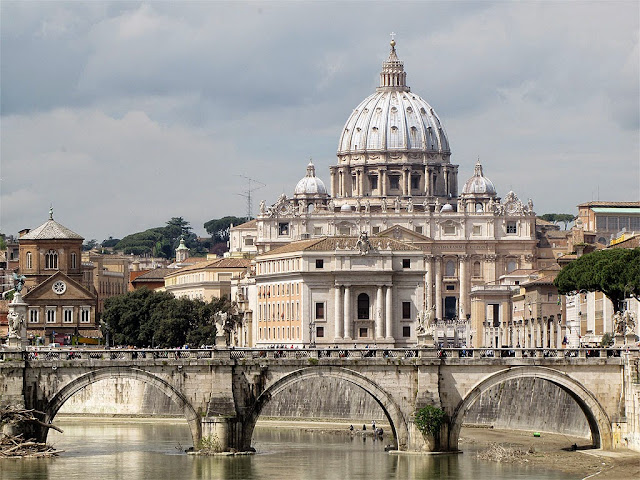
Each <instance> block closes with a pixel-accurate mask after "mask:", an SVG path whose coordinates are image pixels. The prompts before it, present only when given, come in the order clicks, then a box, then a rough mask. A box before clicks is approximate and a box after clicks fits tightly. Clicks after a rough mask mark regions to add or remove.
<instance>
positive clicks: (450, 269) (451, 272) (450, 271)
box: [444, 260, 456, 277]
mask: <svg viewBox="0 0 640 480" xmlns="http://www.w3.org/2000/svg"><path fill="white" fill-rule="evenodd" d="M444 274H445V276H447V277H455V276H456V264H455V263H453V260H449V261H448V262H447V263H446V264H445V267H444Z"/></svg>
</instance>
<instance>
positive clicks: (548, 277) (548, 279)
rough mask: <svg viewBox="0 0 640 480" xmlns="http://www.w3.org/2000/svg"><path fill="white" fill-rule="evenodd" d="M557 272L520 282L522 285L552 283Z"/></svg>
mask: <svg viewBox="0 0 640 480" xmlns="http://www.w3.org/2000/svg"><path fill="white" fill-rule="evenodd" d="M556 275H557V274H550V275H544V276H542V277H539V278H536V279H535V280H529V281H528V282H523V283H521V285H522V286H529V285H553V281H554V280H555V278H556Z"/></svg>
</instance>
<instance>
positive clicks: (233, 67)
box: [0, 1, 640, 240]
mask: <svg viewBox="0 0 640 480" xmlns="http://www.w3.org/2000/svg"><path fill="white" fill-rule="evenodd" d="M0 9H1V12H0V13H1V17H0V18H2V28H1V29H0V35H1V38H0V40H1V46H0V48H1V51H0V54H1V55H2V62H1V64H0V68H1V75H2V76H1V81H2V90H1V98H0V100H1V108H2V129H1V131H0V135H1V137H0V140H1V141H2V145H1V147H0V148H1V151H0V153H1V161H2V192H1V194H2V198H1V200H2V205H1V210H0V213H1V217H0V230H1V231H2V232H3V233H14V234H15V233H16V232H17V231H18V230H19V229H21V228H24V227H30V228H33V227H36V226H38V225H39V224H40V223H42V222H43V221H44V220H45V219H46V212H47V210H48V207H49V204H50V203H53V204H54V208H55V210H56V218H57V219H59V220H60V221H61V222H62V223H64V224H65V225H66V226H68V227H69V228H71V229H73V230H75V231H77V232H78V233H80V234H82V235H83V236H85V237H87V238H97V239H98V240H102V239H103V238H106V237H108V236H109V235H113V236H123V235H125V234H127V233H131V232H133V231H137V230H141V229H143V228H148V227H151V226H156V225H160V224H163V223H164V222H165V221H166V220H167V219H168V218H170V217H171V216H178V215H179V216H183V217H185V218H187V219H188V220H189V221H191V223H192V224H193V226H194V227H195V228H196V230H197V231H198V232H200V233H203V229H202V223H204V222H205V221H207V220H209V219H211V218H215V217H218V216H222V215H227V214H233V215H242V214H244V212H245V204H244V198H243V197H242V196H241V195H239V194H240V193H242V192H243V191H244V190H245V189H246V183H245V181H244V180H243V179H242V178H241V177H239V176H238V175H240V174H242V175H249V176H251V177H253V178H255V179H257V180H260V181H262V182H264V183H266V184H267V186H266V187H264V188H263V189H261V190H259V191H258V192H256V200H258V199H259V198H265V199H267V200H268V201H273V200H275V198H276V197H277V195H278V194H279V193H281V192H282V191H284V192H285V193H291V191H292V189H293V187H294V185H295V183H296V182H297V180H298V179H299V178H300V177H302V176H303V175H304V173H305V166H306V163H307V162H308V158H309V157H313V159H314V162H315V163H316V165H317V167H318V168H317V171H318V174H319V175H320V176H321V177H322V178H323V179H324V180H325V182H328V166H329V165H330V164H332V163H334V162H335V151H336V146H337V141H338V136H339V134H340V130H341V128H342V126H343V124H344V121H345V120H346V119H347V117H348V116H349V114H350V112H351V110H352V109H353V108H354V107H355V106H356V105H357V104H358V103H359V102H360V101H361V100H362V99H363V98H364V97H366V96H367V95H369V94H371V93H372V92H373V91H374V89H375V86H376V85H377V82H378V73H379V70H380V66H381V62H382V61H383V60H384V59H385V58H386V56H387V53H388V40H389V37H388V33H389V32H390V31H391V30H395V32H396V33H397V34H398V35H397V41H398V47H397V48H398V53H399V56H400V58H401V59H402V60H403V61H404V62H405V69H406V70H407V72H408V83H409V85H410V86H411V87H412V90H413V91H414V92H415V93H417V94H419V95H420V96H422V97H423V98H425V99H426V100H427V101H428V102H429V103H431V105H432V106H433V107H434V109H435V110H436V111H437V112H438V113H439V115H440V117H441V119H442V121H443V122H444V125H445V128H446V129H447V132H448V134H449V137H450V143H451V145H452V150H453V162H454V163H458V164H460V181H461V183H462V182H464V180H465V179H466V178H467V177H468V176H470V175H471V174H472V169H473V164H474V163H475V160H476V158H477V156H478V155H479V156H480V158H481V161H482V162H483V164H485V172H486V173H487V175H488V176H489V177H490V178H491V179H492V180H493V181H494V183H495V184H496V186H497V188H498V190H499V193H500V194H501V195H504V194H506V192H507V191H508V190H509V189H513V190H515V191H516V193H517V194H518V195H519V196H520V197H521V198H527V197H531V198H533V200H534V203H535V206H536V210H537V211H538V212H540V213H544V212H549V211H554V212H558V211H565V212H573V211H575V205H576V204H577V203H580V202H583V201H588V200H591V199H592V198H594V196H595V195H597V192H598V191H599V195H600V198H601V199H607V200H632V199H637V198H639V197H640V193H639V192H638V183H640V182H639V181H638V180H640V179H639V175H640V174H639V164H638V156H639V154H640V153H639V146H638V135H637V132H638V128H639V127H640V121H639V110H640V108H639V107H638V105H639V104H640V94H639V87H638V85H639V73H638V63H639V62H638V58H639V55H638V30H639V25H638V5H637V3H636V2H632V1H631V2H607V3H598V2H555V3H542V2H524V3H523V2H520V3H512V2H497V3H490V2H469V3H466V2H394V3H387V2H367V3H362V2H346V3H345V2H335V3H332V2H256V3H238V2H186V3H185V2H151V3H138V2H131V3H125V2H113V3H110V2H109V3H97V2H8V1H4V2H2V3H0ZM621 172H624V173H621ZM551 193H552V195H551ZM256 204H257V201H256Z"/></svg>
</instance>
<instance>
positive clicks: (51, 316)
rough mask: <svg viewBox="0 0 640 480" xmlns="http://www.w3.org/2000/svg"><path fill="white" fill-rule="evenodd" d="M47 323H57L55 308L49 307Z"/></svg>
mask: <svg viewBox="0 0 640 480" xmlns="http://www.w3.org/2000/svg"><path fill="white" fill-rule="evenodd" d="M47 323H56V308H55V307H47Z"/></svg>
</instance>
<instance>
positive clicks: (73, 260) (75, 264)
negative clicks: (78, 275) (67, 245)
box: [71, 252, 78, 269]
mask: <svg viewBox="0 0 640 480" xmlns="http://www.w3.org/2000/svg"><path fill="white" fill-rule="evenodd" d="M71 268H73V269H76V268H78V260H77V256H76V254H75V252H74V253H72V254H71Z"/></svg>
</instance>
